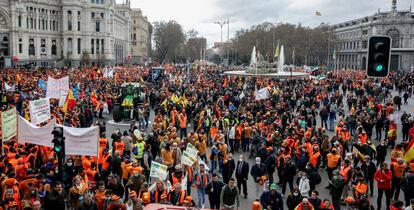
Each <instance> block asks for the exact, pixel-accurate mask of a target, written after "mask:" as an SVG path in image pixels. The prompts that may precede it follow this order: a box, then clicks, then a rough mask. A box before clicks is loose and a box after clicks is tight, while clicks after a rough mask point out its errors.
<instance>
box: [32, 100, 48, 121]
mask: <svg viewBox="0 0 414 210" xmlns="http://www.w3.org/2000/svg"><path fill="white" fill-rule="evenodd" d="M29 111H30V121H31V122H32V123H33V124H36V125H37V124H40V123H42V122H46V121H48V120H49V119H50V103H49V99H47V98H42V99H39V100H36V101H30V102H29Z"/></svg>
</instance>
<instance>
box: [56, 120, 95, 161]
mask: <svg viewBox="0 0 414 210" xmlns="http://www.w3.org/2000/svg"><path fill="white" fill-rule="evenodd" d="M57 126H59V125H57ZM63 136H64V137H65V153H66V155H88V156H93V157H98V148H99V147H98V144H99V127H98V126H94V127H90V128H72V127H67V126H63Z"/></svg>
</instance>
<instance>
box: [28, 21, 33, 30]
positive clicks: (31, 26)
mask: <svg viewBox="0 0 414 210" xmlns="http://www.w3.org/2000/svg"><path fill="white" fill-rule="evenodd" d="M29 23H30V29H33V18H30V21H29Z"/></svg>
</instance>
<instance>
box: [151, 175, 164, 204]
mask: <svg viewBox="0 0 414 210" xmlns="http://www.w3.org/2000/svg"><path fill="white" fill-rule="evenodd" d="M163 194H164V195H167V189H166V187H165V185H164V183H163V182H162V181H161V180H157V183H156V185H155V189H154V191H153V192H152V193H151V203H158V202H159V201H160V200H161V195H163Z"/></svg>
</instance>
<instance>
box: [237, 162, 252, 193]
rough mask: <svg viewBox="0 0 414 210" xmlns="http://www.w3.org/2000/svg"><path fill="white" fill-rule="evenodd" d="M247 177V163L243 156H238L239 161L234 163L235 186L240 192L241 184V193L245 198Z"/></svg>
mask: <svg viewBox="0 0 414 210" xmlns="http://www.w3.org/2000/svg"><path fill="white" fill-rule="evenodd" d="M248 177H249V163H248V162H246V161H245V160H244V156H243V155H240V156H239V161H238V162H237V165H236V179H237V188H239V190H240V192H241V186H242V185H243V195H244V198H247V179H248Z"/></svg>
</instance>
